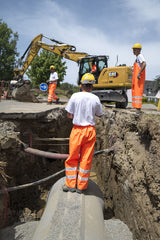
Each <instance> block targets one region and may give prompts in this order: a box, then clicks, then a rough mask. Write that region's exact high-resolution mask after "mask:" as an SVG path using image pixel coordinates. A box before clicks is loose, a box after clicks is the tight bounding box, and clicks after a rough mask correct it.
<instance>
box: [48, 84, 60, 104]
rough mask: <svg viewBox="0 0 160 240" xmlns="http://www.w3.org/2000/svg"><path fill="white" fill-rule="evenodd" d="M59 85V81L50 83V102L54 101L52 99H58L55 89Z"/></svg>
mask: <svg viewBox="0 0 160 240" xmlns="http://www.w3.org/2000/svg"><path fill="white" fill-rule="evenodd" d="M56 87H57V83H50V84H49V88H48V90H49V95H48V102H52V100H53V99H54V100H56V99H58V97H57V96H56V94H55V93H54V91H55V89H56Z"/></svg>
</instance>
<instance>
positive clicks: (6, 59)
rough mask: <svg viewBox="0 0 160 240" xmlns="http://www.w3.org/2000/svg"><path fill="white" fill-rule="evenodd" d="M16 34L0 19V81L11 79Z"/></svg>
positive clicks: (14, 58)
mask: <svg viewBox="0 0 160 240" xmlns="http://www.w3.org/2000/svg"><path fill="white" fill-rule="evenodd" d="M17 41H18V33H13V31H12V29H11V28H9V27H8V26H7V24H6V23H5V22H3V21H2V19H0V80H11V79H13V76H14V73H13V69H14V66H15V62H16V56H17V57H18V55H19V54H18V53H17V48H16V45H17Z"/></svg>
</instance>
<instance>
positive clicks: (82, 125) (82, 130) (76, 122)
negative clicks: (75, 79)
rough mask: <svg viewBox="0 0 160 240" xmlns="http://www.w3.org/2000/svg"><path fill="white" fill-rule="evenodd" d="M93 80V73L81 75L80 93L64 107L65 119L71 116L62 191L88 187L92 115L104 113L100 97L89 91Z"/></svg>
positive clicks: (91, 146) (93, 123)
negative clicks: (71, 121)
mask: <svg viewBox="0 0 160 240" xmlns="http://www.w3.org/2000/svg"><path fill="white" fill-rule="evenodd" d="M94 83H95V78H94V76H93V74H91V73H86V74H84V75H83V76H82V79H81V88H82V92H78V93H74V94H73V95H72V96H71V98H70V100H69V102H68V104H67V106H66V108H65V109H66V111H67V116H68V118H70V119H73V128H72V131H71V134H70V140H69V157H68V159H67V160H66V161H65V172H66V178H65V184H64V185H63V186H62V188H63V191H65V192H68V191H70V192H75V191H77V193H83V192H84V191H85V190H86V189H87V186H88V180H89V176H90V170H91V165H92V157H93V152H94V145H95V141H96V131H95V116H98V117H101V116H102V115H103V112H102V105H101V102H100V100H99V98H98V97H97V96H96V95H94V94H93V93H91V91H92V88H93V84H94ZM78 163H79V171H78V176H77V168H78Z"/></svg>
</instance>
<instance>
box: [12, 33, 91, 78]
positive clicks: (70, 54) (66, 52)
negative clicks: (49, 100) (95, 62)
mask: <svg viewBox="0 0 160 240" xmlns="http://www.w3.org/2000/svg"><path fill="white" fill-rule="evenodd" d="M43 37H44V38H47V39H49V38H48V37H45V36H43V35H42V34H39V35H38V36H36V37H35V38H34V39H33V40H32V42H31V43H30V45H29V47H28V48H27V50H26V51H25V53H24V54H23V56H22V57H21V61H22V60H23V58H24V57H25V55H26V53H27V52H28V55H27V57H26V59H25V61H24V63H23V66H22V68H21V69H14V74H15V76H16V77H18V76H19V75H21V77H22V76H23V75H24V73H25V72H26V70H27V69H28V67H29V66H30V64H31V62H32V61H33V59H34V57H35V56H36V55H37V54H38V52H39V50H40V49H41V48H42V49H45V50H47V51H50V52H52V53H55V54H58V55H59V56H61V57H64V58H66V59H69V60H71V61H74V62H77V63H78V62H79V61H80V60H81V58H84V57H86V56H88V54H87V53H83V52H76V48H75V47H74V46H72V45H69V44H65V43H62V42H59V41H56V40H54V39H49V40H51V41H52V42H54V43H55V44H46V43H43V42H42V38H43Z"/></svg>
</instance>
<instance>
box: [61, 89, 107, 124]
mask: <svg viewBox="0 0 160 240" xmlns="http://www.w3.org/2000/svg"><path fill="white" fill-rule="evenodd" d="M65 110H66V111H67V112H68V113H71V114H73V115H74V116H73V124H75V125H78V126H88V125H91V126H94V125H95V115H97V116H102V115H103V111H102V105H101V102H100V100H99V98H98V97H97V96H96V95H94V94H93V93H90V92H78V93H74V94H73V95H72V96H71V98H70V99H69V102H68V104H67V106H66V108H65Z"/></svg>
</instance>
